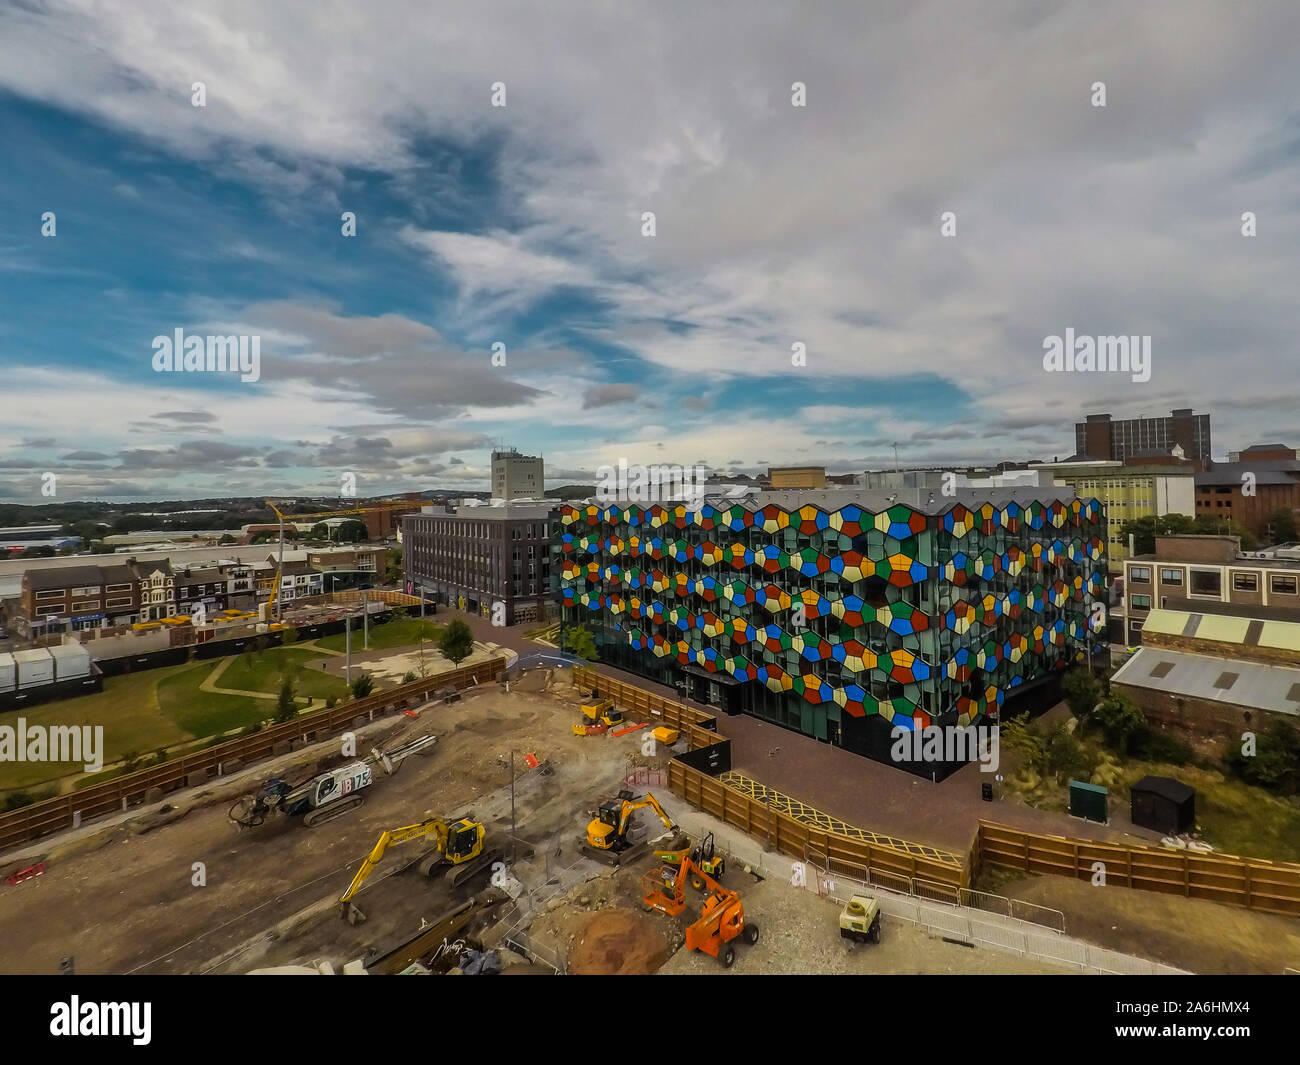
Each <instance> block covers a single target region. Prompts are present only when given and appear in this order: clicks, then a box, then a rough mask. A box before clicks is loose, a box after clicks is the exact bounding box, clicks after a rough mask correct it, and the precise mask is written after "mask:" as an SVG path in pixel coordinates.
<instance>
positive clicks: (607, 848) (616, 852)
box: [582, 791, 677, 865]
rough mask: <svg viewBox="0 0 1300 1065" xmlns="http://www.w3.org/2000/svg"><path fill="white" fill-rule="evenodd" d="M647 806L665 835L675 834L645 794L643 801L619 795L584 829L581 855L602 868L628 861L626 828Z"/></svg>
mask: <svg viewBox="0 0 1300 1065" xmlns="http://www.w3.org/2000/svg"><path fill="white" fill-rule="evenodd" d="M647 806H648V807H649V808H650V809H652V810H653V811H654V812H655V813H657V814H658V815H659V820H660V821H662V822H663V823H664V826H665V827H666V828H667V829H668V831H669V832H672V833H677V826H676V825H675V824H674V823H673V820H672V818H671V817H669V816H668V814H667V813H666V812H665V811H664V808H663V807H662V806H660V805H659V800H658V799H656V798H655V797H654V796H653V795H651V794H650V793H649V792H646V794H645V796H644V798H640V799H638V798H636V797H635V796H634V795H633V794H632V793H631V792H630V791H620V792H619V793H618V794H617V795H615V796H614V798H612V799H606V800H605V801H604V802H602V803H601V804H600V806H599V807H598V808H597V809H596V810H595V811H594V812H595V815H596V816H595V817H594V818H593V819H592V821H591V822H590V823H589V824H588V825H587V842H586V843H585V844H584V846H583V848H582V853H583V854H585V855H587V857H589V858H595V859H596V860H597V861H600V862H604V863H605V864H606V865H618V864H619V863H620V862H622V861H624V860H628V859H630V858H631V857H632V855H631V854H629V853H627V852H628V851H630V850H631V849H632V845H631V843H629V842H628V838H627V829H628V825H629V824H630V823H631V820H632V815H633V814H634V813H636V812H637V810H643V809H645V808H646V807H647ZM644 849H646V847H645V845H642V846H639V847H637V848H636V851H637V852H638V853H639V852H640V851H642V850H644Z"/></svg>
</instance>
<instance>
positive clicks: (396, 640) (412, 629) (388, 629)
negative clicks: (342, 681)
mask: <svg viewBox="0 0 1300 1065" xmlns="http://www.w3.org/2000/svg"><path fill="white" fill-rule="evenodd" d="M422 624H423V625H427V626H428V640H427V642H428V643H430V644H432V643H433V642H435V641H436V640H437V639H438V637H439V636H441V635H442V626H441V625H437V624H435V623H434V622H433V621H432V620H430V619H427V618H426V619H425V620H424V621H423V622H421V620H420V619H419V618H403V619H402V620H400V621H390V622H388V623H387V624H385V625H372V626H371V627H370V649H371V650H372V651H387V650H389V649H390V648H393V647H413V646H414V645H416V644H418V643H419V642H420V626H421V625H422ZM346 639H347V634H346V633H342V632H340V633H336V634H335V635H333V636H322V637H321V638H320V639H319V640H317V641H316V646H317V647H324V648H325V649H326V650H329V651H342V650H343V649H344V646H345V642H344V641H345V640H346ZM362 646H363V643H362V634H361V627H360V626H359V625H357V626H355V627H354V628H353V629H352V650H354V651H357V650H360V649H361V647H362Z"/></svg>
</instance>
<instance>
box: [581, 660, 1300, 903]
mask: <svg viewBox="0 0 1300 1065" xmlns="http://www.w3.org/2000/svg"><path fill="white" fill-rule="evenodd" d="M573 673H574V684H575V685H577V686H579V687H582V688H586V689H587V690H588V691H591V690H595V691H597V692H599V693H600V695H601V696H604V697H607V698H612V699H614V700H615V701H616V702H617V703H618V705H619V707H620V708H623V709H627V710H635V711H636V712H637V713H638V715H639V714H641V713H644V714H645V715H646V716H647V719H648V720H662V721H663V722H665V723H667V724H670V725H672V726H673V727H674V728H679V729H681V730H682V732H683V733H684V734H686V735H688V736H689V737H690V740H691V750H693V751H694V750H697V749H699V748H702V747H708V746H711V745H713V744H716V743H717V742H718V741H719V740H721V739H722V738H723V737H722V736H720V735H719V734H718V732H717V731H716V721H715V719H714V718H712V717H710V716H709V715H708V714H706V713H704V712H702V711H700V710H698V709H696V708H695V707H691V706H687V705H685V704H683V703H678V702H674V701H673V700H671V699H665V698H663V697H662V696H658V695H654V694H652V693H651V692H647V691H645V690H643V689H641V688H638V687H636V686H634V685H631V684H627V683H624V682H623V681H619V680H614V679H613V678H611V677H606V676H603V675H601V674H599V673H597V672H596V671H595V670H594V669H593V668H591V667H590V666H575V667H574V670H573ZM704 723H707V726H708V727H707V728H706V727H703V725H704ZM729 781H730V783H729ZM668 787H669V789H670V790H671V791H672V792H673V794H674V795H677V796H678V797H680V798H682V799H685V800H686V801H687V802H689V803H691V804H692V805H693V806H697V807H699V808H700V809H701V810H704V811H705V812H706V813H708V814H711V815H713V816H714V817H716V818H718V819H719V820H721V821H723V822H725V823H726V824H729V825H732V826H734V827H736V828H739V829H741V830H742V831H744V832H747V833H748V834H749V835H751V836H754V837H756V838H757V839H760V840H762V841H763V843H764V844H765V846H766V847H767V849H769V850H771V851H775V852H778V853H780V854H786V855H790V856H792V857H795V858H800V859H802V858H805V857H807V858H809V859H810V860H812V861H814V862H816V863H818V864H819V865H821V866H822V867H823V868H825V869H828V870H832V871H836V870H837V869H838V870H839V871H845V870H849V869H857V870H862V869H868V870H871V871H872V872H873V873H875V874H877V875H879V874H892V875H894V876H898V877H907V878H909V879H911V880H920V881H925V882H928V883H927V890H926V895H927V897H933V898H936V899H938V900H939V901H953V902H959V901H961V892H962V890H963V889H968V888H969V887H970V884H971V882H972V881H973V880H974V878H975V877H976V875H977V874H978V872H979V869H980V868H981V866H982V865H984V864H989V865H997V866H1003V867H1005V868H1010V869H1017V870H1020V871H1021V872H1024V873H1032V874H1046V875H1052V876H1066V877H1071V878H1074V879H1080V880H1091V879H1092V878H1093V877H1094V875H1095V874H1096V863H1098V862H1100V863H1102V865H1103V866H1104V869H1105V874H1106V883H1107V884H1110V885H1115V886H1120V887H1131V888H1136V889H1137V890H1140V891H1155V892H1159V893H1161V894H1169V895H1182V896H1184V897H1185V898H1192V899H1205V900H1207V901H1210V902H1220V903H1224V904H1226V905H1230V906H1241V907H1245V908H1247V909H1252V910H1260V911H1262V912H1265V913H1280V914H1287V915H1291V916H1300V865H1295V864H1292V863H1289V862H1270V861H1266V860H1264V859H1261V858H1239V857H1236V856H1233V855H1227V854H1201V853H1198V852H1196V851H1186V850H1171V849H1168V848H1164V847H1135V846H1126V845H1124V844H1117V843H1102V842H1098V841H1096V840H1085V839H1068V838H1066V837H1064V836H1048V835H1041V834H1037V833H1033V832H1025V831H1022V830H1020V829H1016V828H1010V827H1008V826H1006V825H998V824H994V823H993V822H991V821H981V822H980V823H979V827H978V829H977V830H976V832H975V836H974V839H973V841H972V844H971V848H970V851H969V852H968V853H966V854H963V855H955V854H949V853H946V852H941V851H936V850H934V849H933V848H929V847H925V846H923V845H921V844H914V843H909V842H907V841H903V840H889V841H888V842H885V841H884V840H885V839H886V837H881V836H879V835H878V834H876V833H872V832H869V831H867V830H862V829H854V828H852V827H851V826H845V825H843V824H840V823H836V822H835V819H834V818H831V817H828V816H827V815H823V814H820V813H818V812H816V811H813V814H814V816H800V815H799V810H800V809H801V808H803V806H802V804H800V803H798V802H797V800H790V799H789V797H787V796H779V795H778V793H775V792H770V791H769V789H766V788H763V787H761V786H756V784H755V782H753V781H749V780H747V778H745V777H743V776H742V775H741V774H738V773H732V772H726V773H722V774H721V775H718V776H711V775H709V774H707V773H703V772H701V771H700V770H698V769H695V768H693V767H691V766H689V765H687V764H685V763H684V762H682V761H681V760H680V759H674V760H672V761H671V762H669V764H668ZM774 798H775V799H777V800H783V801H773V799H774ZM786 811H792V812H793V813H794V814H795V816H791V813H789V812H786ZM830 824H836V827H837V828H839V829H840V831H833V830H830V829H828V828H827V827H824V826H826V825H830ZM847 833H851V834H847ZM853 875H857V874H853ZM949 894H950V895H951V898H948V897H946V896H947V895H949Z"/></svg>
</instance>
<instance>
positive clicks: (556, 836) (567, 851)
mask: <svg viewBox="0 0 1300 1065" xmlns="http://www.w3.org/2000/svg"><path fill="white" fill-rule="evenodd" d="M538 683H539V682H538V681H537V680H534V681H532V682H531V683H530V684H526V685H525V687H529V686H536V685H537V684H538ZM579 702H580V699H579V698H578V693H576V692H575V691H574V690H573V689H572V688H570V687H569V686H567V685H562V686H560V687H559V688H558V690H557V691H555V692H527V691H523V692H521V691H518V690H516V691H513V692H510V693H506V692H504V691H502V690H501V689H500V688H499V687H498V686H496V685H493V686H490V687H483V688H480V689H472V690H471V691H470V693H468V694H467V695H466V697H465V698H464V699H463V700H462V701H461V702H458V703H453V704H451V705H448V706H443V707H437V708H434V709H432V710H430V711H428V712H426V713H425V714H424V715H423V716H422V717H421V718H420V719H419V720H418V721H412V720H411V719H408V718H397V719H395V720H396V721H397V722H398V724H397V726H395V727H394V728H393V729H392V730H391V731H390V733H389V736H388V742H389V743H392V742H396V741H399V740H401V739H403V738H411V737H414V736H416V735H420V734H422V733H424V732H429V731H431V732H433V733H435V734H436V735H437V736H438V743H437V744H436V745H435V746H434V748H433V749H432V753H431V754H430V755H428V756H427V757H424V756H417V757H414V758H410V759H408V760H407V761H406V762H405V763H404V764H403V765H402V766H401V768H400V769H399V771H398V773H397V774H396V775H395V776H394V777H391V778H388V777H385V776H384V775H383V772H382V770H380V771H377V772H376V781H375V784H374V785H373V787H372V788H371V789H370V790H369V791H368V792H367V799H366V802H365V804H364V805H363V806H362V807H360V809H358V810H356V811H354V812H351V813H348V814H346V815H345V816H343V817H340V818H339V819H337V820H335V821H331V822H328V823H326V824H323V825H320V826H317V827H315V828H311V829H308V828H304V827H303V825H302V824H301V823H300V821H299V820H297V819H294V818H288V817H284V816H282V815H273V817H272V818H270V819H268V821H267V822H266V824H264V825H262V826H261V827H259V828H253V829H243V830H241V829H239V828H238V827H237V826H235V825H234V824H232V823H231V822H230V820H229V818H228V813H227V811H228V809H229V807H230V805H231V803H232V802H233V801H234V797H235V795H236V794H238V793H241V792H248V791H251V790H253V787H254V786H255V784H256V780H257V779H260V776H261V775H266V776H269V775H275V774H279V775H283V776H285V778H286V779H288V780H290V781H294V782H296V781H298V780H300V779H304V778H305V777H306V776H308V775H310V772H311V771H312V770H311V765H310V764H309V760H310V759H311V758H314V757H319V756H320V755H321V754H326V755H330V754H333V753H334V752H333V751H321V749H319V748H317V749H316V750H315V751H313V752H311V753H310V754H309V753H308V752H303V755H302V756H300V757H299V759H298V761H299V768H298V769H297V770H296V771H289V770H286V769H284V768H282V767H279V766H277V767H276V768H275V769H274V770H272V768H271V767H270V766H267V767H266V768H265V771H264V773H261V774H259V776H258V777H256V778H255V779H254V780H253V781H250V782H249V783H248V784H246V785H242V786H238V790H237V791H236V792H234V793H231V792H230V788H231V785H230V784H227V785H226V790H225V792H224V793H223V791H222V789H221V788H220V787H218V786H216V785H215V783H214V785H213V786H210V787H209V788H208V789H205V791H204V792H203V793H200V794H199V795H198V796H197V797H188V796H187V797H185V798H178V799H176V800H174V801H175V802H176V803H177V804H178V805H179V806H180V810H178V811H177V814H178V815H180V814H182V813H183V816H179V819H177V820H175V821H173V822H172V823H169V824H164V825H162V826H161V827H157V828H154V829H153V830H152V831H149V832H147V833H145V834H139V833H138V832H137V831H135V830H134V829H135V828H138V827H139V825H138V824H137V825H135V826H132V825H129V824H128V825H122V826H119V827H116V828H108V829H105V830H104V831H103V832H100V833H98V835H97V836H93V837H88V838H81V839H77V840H76V841H75V842H73V843H68V842H66V841H65V842H63V843H60V842H59V840H58V839H57V838H56V839H53V840H51V841H50V842H49V843H48V844H47V846H46V849H45V850H44V857H45V859H46V861H47V871H46V873H45V874H44V875H43V876H40V877H36V878H35V879H32V880H29V881H26V882H24V883H22V884H19V885H16V886H9V885H4V884H0V941H2V942H4V944H5V948H4V950H3V952H0V971H3V972H6V973H52V972H55V971H56V969H57V968H58V965H59V961H60V959H61V958H63V957H65V956H70V957H72V958H73V962H74V965H75V968H76V971H77V972H84V973H124V972H130V971H140V972H157V973H184V972H199V971H207V970H214V969H216V970H220V971H233V972H246V971H248V969H251V968H255V967H261V966H267V965H281V964H291V963H299V962H310V961H313V960H315V959H318V958H323V959H326V960H329V961H331V962H332V963H333V964H335V965H336V966H337V967H338V968H341V967H342V965H343V964H344V963H345V962H347V961H349V960H352V959H354V958H356V957H359V956H361V955H363V954H364V953H365V952H366V951H367V949H369V948H383V947H385V946H390V945H393V944H394V943H395V942H397V941H400V940H402V939H404V938H407V937H409V936H410V935H412V934H414V933H415V932H416V931H418V930H419V928H420V927H421V921H422V920H432V919H434V918H436V917H437V916H439V915H440V914H442V913H443V912H445V911H446V910H447V909H448V908H449V907H450V906H451V905H453V904H454V903H455V902H456V901H459V899H460V898H464V897H467V896H468V895H469V894H470V893H472V892H473V891H474V890H476V889H479V888H481V887H482V885H481V884H477V885H476V884H470V885H461V886H460V887H458V888H457V889H456V894H455V896H453V893H452V891H451V889H450V888H449V887H448V886H447V885H446V884H445V883H443V882H441V881H439V880H428V879H425V878H422V877H419V876H418V875H417V874H416V873H415V871H414V870H409V871H408V872H406V873H397V874H396V875H393V874H394V872H395V871H396V870H398V869H400V868H402V866H403V865H410V864H412V863H413V862H414V861H415V860H417V859H418V858H419V857H420V853H419V848H421V846H422V845H421V844H419V843H414V844H412V845H411V846H412V847H414V848H416V850H415V851H407V850H405V849H402V848H397V849H395V850H394V851H391V852H390V854H389V856H388V858H387V859H386V860H385V862H384V863H383V864H382V865H381V866H380V868H379V870H378V871H377V872H376V873H375V875H374V876H373V877H372V878H371V881H370V882H369V883H367V885H366V886H365V888H363V890H362V891H361V893H360V894H359V895H358V896H357V902H358V904H359V905H360V906H361V908H362V909H363V910H364V911H365V912H366V914H367V915H368V917H369V920H367V921H366V922H365V923H364V924H362V925H359V926H357V927H355V928H354V927H352V926H349V925H348V924H347V923H346V922H344V921H343V920H341V918H340V917H339V916H338V914H337V911H336V910H335V908H334V907H333V901H334V900H335V899H337V897H338V895H339V894H341V893H342V891H343V890H344V889H345V888H346V887H347V885H348V883H349V881H350V880H351V877H352V874H353V872H355V870H356V868H357V866H358V865H359V864H360V862H361V860H362V858H363V857H364V856H365V855H366V853H367V852H368V851H369V850H370V849H371V847H373V845H374V843H375V840H376V839H377V838H378V836H379V834H380V833H381V832H382V831H383V830H385V829H388V828H395V827H397V826H400V825H406V824H412V823H414V822H417V821H420V820H422V819H423V818H425V817H429V816H434V815H437V816H440V817H443V818H447V819H450V818H452V817H457V816H461V815H463V814H466V813H472V814H473V815H474V816H475V817H476V818H477V819H479V820H482V821H484V823H485V824H487V826H488V845H489V846H492V845H493V844H494V843H496V844H498V845H505V846H509V839H508V836H509V826H510V788H509V782H510V774H509V756H510V753H511V751H512V750H513V751H514V752H515V756H516V770H517V774H518V776H517V780H516V788H515V792H516V795H515V800H516V818H517V824H518V830H519V835H520V836H521V837H523V838H524V839H525V840H536V841H547V842H545V843H544V844H542V845H541V846H540V847H538V848H537V849H536V853H535V854H534V856H533V858H532V859H531V861H530V862H529V863H521V864H520V867H519V869H518V870H517V873H516V875H517V876H518V877H519V879H520V880H522V881H523V882H524V883H525V884H526V885H527V886H530V887H531V886H534V883H543V882H545V879H546V878H547V877H548V876H549V875H550V870H551V869H552V868H559V867H562V866H566V865H570V864H572V863H573V862H574V861H576V858H577V854H576V847H577V845H578V843H579V842H580V837H581V835H582V831H583V828H584V827H585V824H586V821H587V820H588V815H587V811H589V810H590V809H591V808H593V807H594V806H595V805H596V804H597V802H599V800H600V799H601V798H604V797H607V796H608V795H612V794H613V793H614V792H615V791H617V789H618V787H619V786H620V785H621V782H622V779H623V777H624V775H625V774H626V772H627V771H628V768H629V766H631V765H635V764H644V762H645V759H643V758H641V757H640V751H639V733H631V734H629V735H627V736H625V737H622V738H613V737H608V736H593V737H576V736H574V735H573V734H572V732H571V730H570V726H571V725H572V724H573V723H574V722H575V721H576V719H577V709H576V708H577V705H578V703H579ZM372 742H373V740H372V737H371V736H369V735H367V736H366V737H365V738H364V741H363V742H361V743H359V744H358V747H359V748H360V749H361V750H362V752H365V751H368V750H369V747H370V746H371V745H372ZM530 752H532V753H535V754H536V755H537V757H538V758H540V759H543V760H545V761H546V762H547V763H548V764H549V766H550V770H551V771H550V772H549V773H547V774H541V773H539V772H537V771H531V772H530V771H528V770H526V768H525V766H524V764H523V759H524V755H525V754H527V753H530ZM337 760H338V759H337V758H331V759H329V761H330V762H334V761H337ZM322 764H325V763H322ZM181 804H184V805H181ZM155 820H156V819H155ZM162 820H165V818H164V819H162ZM200 862H201V863H203V869H204V873H205V876H206V884H205V885H204V886H195V883H194V881H195V880H196V879H198V874H197V873H196V871H195V863H200ZM587 864H588V865H591V864H592V863H590V862H588V863H587ZM598 870H599V867H595V866H593V868H592V870H591V873H592V874H594V873H595V872H597V871H598ZM530 880H531V881H533V883H529V881H530ZM312 906H317V907H318V908H319V910H320V912H319V913H317V914H315V915H314V916H312V917H311V919H308V920H299V921H298V922H297V923H296V924H295V925H294V926H293V927H292V928H291V929H289V930H286V929H285V928H279V929H274V928H273V926H276V925H277V924H279V923H280V922H283V921H285V920H286V919H288V918H290V917H291V916H293V915H295V914H301V912H302V911H304V910H307V909H308V908H309V907H312ZM269 929H273V931H271V932H270V933H269V934H268V931H267V930H269ZM232 952H235V953H234V954H233V955H232Z"/></svg>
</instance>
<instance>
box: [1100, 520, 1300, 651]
mask: <svg viewBox="0 0 1300 1065" xmlns="http://www.w3.org/2000/svg"><path fill="white" fill-rule="evenodd" d="M1155 548H1156V549H1155V551H1154V552H1153V553H1152V554H1149V555H1139V556H1138V557H1137V558H1133V559H1129V560H1128V561H1127V562H1125V564H1124V615H1125V617H1126V618H1127V624H1128V629H1127V632H1128V635H1127V637H1126V639H1127V641H1128V643H1130V644H1136V643H1141V642H1142V639H1143V625H1144V624H1145V622H1146V618H1147V615H1148V614H1149V613H1150V612H1151V611H1152V610H1153V609H1160V608H1162V607H1168V606H1169V605H1170V603H1171V602H1172V601H1174V600H1183V599H1186V600H1188V601H1189V602H1192V603H1198V602H1199V603H1231V604H1234V605H1236V606H1238V607H1243V608H1248V607H1280V608H1283V609H1297V608H1300V561H1296V560H1294V559H1281V558H1269V557H1265V556H1263V555H1260V554H1258V553H1256V554H1246V553H1244V552H1243V551H1242V550H1241V541H1240V540H1239V539H1238V538H1237V537H1235V536H1195V535H1178V536H1157V537H1156V543H1155Z"/></svg>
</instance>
